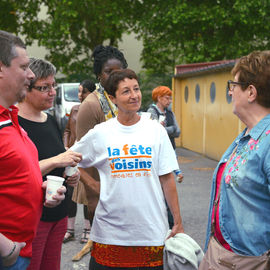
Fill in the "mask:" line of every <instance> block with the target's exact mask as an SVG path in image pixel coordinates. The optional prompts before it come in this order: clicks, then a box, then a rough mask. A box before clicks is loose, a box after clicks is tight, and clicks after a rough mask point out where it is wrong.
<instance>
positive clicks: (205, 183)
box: [61, 148, 217, 270]
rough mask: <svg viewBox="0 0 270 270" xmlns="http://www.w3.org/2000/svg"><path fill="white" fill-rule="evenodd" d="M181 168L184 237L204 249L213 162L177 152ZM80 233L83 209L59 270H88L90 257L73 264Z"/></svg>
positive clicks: (202, 157)
mask: <svg viewBox="0 0 270 270" xmlns="http://www.w3.org/2000/svg"><path fill="white" fill-rule="evenodd" d="M177 154H178V156H179V157H178V160H179V163H180V167H181V169H182V170H183V172H184V176H185V177H184V182H183V183H181V184H177V190H178V195H179V201H180V207H181V215H182V219H183V223H184V229H185V233H187V234H189V235H190V236H191V237H192V238H193V239H194V240H196V241H197V242H198V243H199V245H200V246H201V247H203V246H204V241H205V229H206V222H207V214H208V204H209V194H210V188H211V176H212V173H213V170H214V168H215V166H216V165H217V162H216V161H213V160H211V159H208V158H206V157H204V156H201V155H199V154H197V153H194V152H192V151H188V150H186V149H182V148H178V149H177ZM82 230H83V215H82V206H81V205H80V206H79V209H78V214H77V220H76V224H75V234H76V240H75V241H72V242H69V243H66V244H63V248H62V263H61V270H73V269H78V270H86V269H88V264H89V259H90V255H89V254H87V255H86V256H85V257H83V258H82V259H81V260H80V261H79V262H72V260H71V259H72V257H73V256H74V255H75V254H76V253H77V252H78V251H79V250H80V249H81V248H82V247H83V245H82V244H80V236H81V232H82Z"/></svg>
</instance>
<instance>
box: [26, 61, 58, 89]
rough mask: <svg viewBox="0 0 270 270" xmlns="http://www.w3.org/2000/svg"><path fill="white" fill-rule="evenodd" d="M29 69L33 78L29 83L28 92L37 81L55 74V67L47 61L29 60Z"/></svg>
mask: <svg viewBox="0 0 270 270" xmlns="http://www.w3.org/2000/svg"><path fill="white" fill-rule="evenodd" d="M29 68H30V69H31V70H32V72H33V73H34V74H35V78H34V79H33V80H32V81H31V83H30V87H29V90H30V91H31V89H32V87H33V86H34V84H35V83H36V81H37V80H39V79H45V78H47V77H49V76H54V75H55V74H56V67H55V66H54V65H53V64H52V63H50V62H49V61H46V60H43V59H38V58H30V64H29Z"/></svg>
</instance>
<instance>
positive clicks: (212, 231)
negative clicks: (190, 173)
mask: <svg viewBox="0 0 270 270" xmlns="http://www.w3.org/2000/svg"><path fill="white" fill-rule="evenodd" d="M236 149H237V145H236V146H235V148H234V149H233V151H232V153H231V155H230V157H229V159H228V161H227V162H226V165H225V168H224V170H223V172H222V176H221V180H220V184H219V187H218V191H217V194H218V195H217V198H216V199H215V200H214V219H213V222H212V224H211V235H214V234H215V227H216V215H217V209H218V202H219V199H220V192H221V185H222V179H223V176H224V173H225V170H226V168H227V166H228V164H229V163H230V162H231V160H232V157H233V155H234V154H235V152H236Z"/></svg>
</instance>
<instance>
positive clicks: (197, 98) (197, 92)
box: [195, 84, 200, 103]
mask: <svg viewBox="0 0 270 270" xmlns="http://www.w3.org/2000/svg"><path fill="white" fill-rule="evenodd" d="M195 99H196V102H197V103H199V101H200V86H199V85H198V84H196V88H195Z"/></svg>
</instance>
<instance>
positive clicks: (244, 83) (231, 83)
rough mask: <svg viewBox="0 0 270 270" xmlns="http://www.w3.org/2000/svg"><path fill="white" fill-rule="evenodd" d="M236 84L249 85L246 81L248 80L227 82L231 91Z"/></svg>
mask: <svg viewBox="0 0 270 270" xmlns="http://www.w3.org/2000/svg"><path fill="white" fill-rule="evenodd" d="M235 85H246V86H248V85H249V83H246V82H234V81H232V80H229V81H228V82H227V89H228V90H230V91H233V89H234V87H235Z"/></svg>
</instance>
